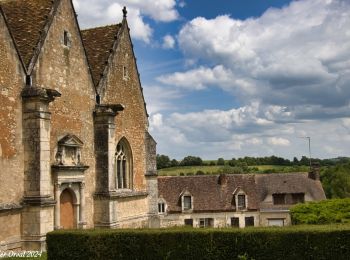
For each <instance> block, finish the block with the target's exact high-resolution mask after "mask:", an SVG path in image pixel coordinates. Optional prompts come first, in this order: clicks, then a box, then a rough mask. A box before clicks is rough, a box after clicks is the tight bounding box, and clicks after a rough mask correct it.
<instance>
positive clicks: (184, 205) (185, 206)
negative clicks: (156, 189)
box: [180, 190, 193, 211]
mask: <svg viewBox="0 0 350 260" xmlns="http://www.w3.org/2000/svg"><path fill="white" fill-rule="evenodd" d="M180 202H181V209H182V211H192V210H193V196H192V194H191V193H190V192H189V191H187V190H184V191H183V192H181V194H180Z"/></svg>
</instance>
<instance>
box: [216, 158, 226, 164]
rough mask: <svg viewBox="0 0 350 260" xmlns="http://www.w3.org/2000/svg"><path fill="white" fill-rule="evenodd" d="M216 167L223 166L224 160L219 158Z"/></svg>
mask: <svg viewBox="0 0 350 260" xmlns="http://www.w3.org/2000/svg"><path fill="white" fill-rule="evenodd" d="M216 165H225V160H224V158H219V159H218V161H217V163H216Z"/></svg>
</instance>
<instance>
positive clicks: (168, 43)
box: [162, 34, 175, 49]
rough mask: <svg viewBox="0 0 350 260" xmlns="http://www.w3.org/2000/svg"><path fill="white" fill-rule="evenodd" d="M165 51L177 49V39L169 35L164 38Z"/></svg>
mask: <svg viewBox="0 0 350 260" xmlns="http://www.w3.org/2000/svg"><path fill="white" fill-rule="evenodd" d="M162 47H163V48H164V49H173V48H174V47H175V39H174V37H173V36H171V35H169V34H167V35H165V36H164V37H163V45H162Z"/></svg>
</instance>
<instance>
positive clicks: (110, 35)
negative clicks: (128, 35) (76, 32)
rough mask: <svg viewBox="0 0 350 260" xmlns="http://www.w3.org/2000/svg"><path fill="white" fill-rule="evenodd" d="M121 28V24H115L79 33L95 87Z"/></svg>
mask: <svg viewBox="0 0 350 260" xmlns="http://www.w3.org/2000/svg"><path fill="white" fill-rule="evenodd" d="M121 26H122V25H121V24H115V25H109V26H103V27H98V28H91V29H87V30H82V31H81V35H82V38H83V43H84V46H85V50H86V54H87V58H88V61H89V64H90V66H91V70H92V78H93V80H94V84H95V86H97V85H98V83H99V82H100V79H101V77H102V75H103V71H104V69H105V67H106V66H107V64H108V63H107V61H108V58H109V56H110V54H111V50H112V48H113V45H114V42H115V41H116V40H117V35H118V32H119V30H120V28H121Z"/></svg>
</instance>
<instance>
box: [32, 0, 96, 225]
mask: <svg viewBox="0 0 350 260" xmlns="http://www.w3.org/2000/svg"><path fill="white" fill-rule="evenodd" d="M64 31H67V32H68V35H69V37H70V40H69V42H70V44H69V46H68V47H67V46H65V45H64V43H63V38H64ZM34 81H35V82H36V84H37V85H39V86H41V87H44V88H53V89H55V90H57V91H59V92H60V93H61V94H62V96H61V97H60V98H58V99H56V100H55V101H54V102H53V103H51V105H50V112H51V113H52V121H51V143H50V146H51V153H50V157H51V164H54V163H55V154H56V151H57V142H58V141H59V140H60V139H61V138H62V137H63V136H65V135H66V134H74V135H76V136H77V137H78V138H79V139H81V140H82V141H83V143H84V146H83V147H82V158H81V159H82V163H83V164H85V165H88V166H89V167H90V168H89V169H88V170H87V171H86V172H85V182H86V194H85V195H86V210H85V212H86V221H87V224H88V227H92V225H93V198H92V196H93V193H94V191H95V176H94V173H95V159H94V158H95V157H94V150H93V145H94V139H93V129H94V127H93V109H94V107H95V90H94V86H93V84H92V80H91V76H90V72H89V70H88V64H87V60H86V58H85V54H84V49H83V46H82V43H81V39H80V34H79V31H78V27H77V25H76V23H75V20H74V13H73V11H72V7H71V4H70V1H69V0H62V1H61V4H60V6H59V7H58V10H57V14H56V16H55V18H54V20H53V23H52V25H51V28H50V30H49V33H48V36H47V38H46V41H45V43H44V46H43V49H42V51H41V54H40V56H39V59H38V62H37V64H36V66H35V68H34ZM53 189H54V187H53V186H52V191H53Z"/></svg>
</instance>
